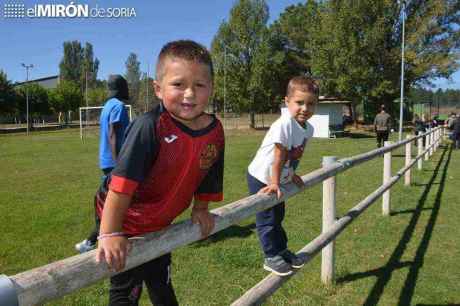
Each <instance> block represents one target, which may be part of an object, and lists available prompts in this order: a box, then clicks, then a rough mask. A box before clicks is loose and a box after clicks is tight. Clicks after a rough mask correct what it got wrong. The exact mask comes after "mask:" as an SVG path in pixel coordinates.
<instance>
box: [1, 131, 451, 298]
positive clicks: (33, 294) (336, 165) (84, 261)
mask: <svg viewBox="0 0 460 306" xmlns="http://www.w3.org/2000/svg"><path fill="white" fill-rule="evenodd" d="M442 137H443V129H442V128H440V127H438V128H435V129H431V130H429V131H428V132H426V133H424V134H422V135H419V136H414V137H410V136H408V138H407V139H406V140H404V141H400V142H398V143H394V144H393V143H391V142H386V143H385V146H384V147H383V148H379V149H375V150H372V151H369V152H366V153H363V154H360V155H355V156H353V157H350V158H344V159H340V160H336V158H335V157H327V158H324V160H323V167H322V168H320V169H317V170H315V171H312V172H310V173H308V174H306V175H304V176H302V179H303V181H304V186H303V187H302V188H298V187H297V186H296V185H294V184H288V185H286V186H283V189H284V191H285V192H284V195H283V197H282V198H281V199H279V200H278V199H276V196H275V195H252V196H249V197H246V198H243V199H240V200H238V201H236V202H233V203H230V204H228V205H225V206H223V207H220V208H217V209H214V210H212V213H213V214H214V215H215V228H214V230H213V232H212V233H216V232H219V231H221V230H223V229H225V228H228V227H229V226H231V225H233V224H237V223H239V222H240V221H242V220H244V219H246V218H248V217H250V216H253V215H255V214H256V213H257V212H259V211H263V210H265V209H267V208H269V207H272V206H274V205H276V204H277V203H279V202H281V201H285V200H286V199H288V198H289V197H292V196H293V195H295V194H296V193H299V192H301V191H302V190H304V189H306V188H310V187H312V186H314V185H316V184H317V183H320V182H323V206H324V209H323V212H324V213H323V214H324V216H323V231H322V234H321V235H319V236H318V237H316V238H315V239H314V240H313V241H311V242H310V243H309V244H307V245H306V246H305V247H304V248H302V249H301V250H300V251H299V252H298V253H297V254H298V255H299V256H301V257H302V258H303V259H304V261H305V262H308V261H310V260H311V259H312V258H313V257H314V256H315V255H316V254H317V253H319V251H321V250H323V263H322V272H321V279H322V281H323V282H324V283H326V284H329V283H331V282H332V281H333V280H334V239H335V237H337V236H338V235H339V234H340V233H341V232H342V231H343V230H344V229H345V228H346V226H348V225H349V224H350V223H351V222H352V221H353V220H354V219H356V218H357V217H358V216H359V215H360V214H361V213H362V212H363V211H364V210H365V209H366V208H368V207H369V206H370V205H371V204H372V203H374V202H375V201H376V200H377V199H378V198H379V197H380V196H382V195H383V197H382V199H383V202H382V211H383V215H385V216H388V215H389V214H390V211H391V206H390V203H391V202H390V188H391V187H392V186H393V185H394V184H395V183H396V182H397V181H398V180H399V179H400V178H401V177H402V176H404V177H405V185H409V184H410V171H411V168H412V166H414V165H415V164H416V163H417V165H418V169H421V168H422V161H423V159H425V160H427V159H428V158H429V157H430V156H431V155H432V154H433V153H434V151H435V150H436V149H437V148H438V146H439V144H440V141H441V139H442ZM423 140H425V146H424V147H423ZM415 141H418V146H417V147H418V155H417V156H416V157H415V158H414V159H412V156H411V144H412V143H413V142H415ZM401 146H405V148H406V160H405V166H404V167H403V168H402V169H401V170H399V171H398V172H397V173H396V174H395V175H394V176H391V152H392V151H393V150H395V149H397V148H399V147H401ZM382 154H383V155H384V170H383V173H384V175H383V184H382V185H381V186H380V187H379V188H377V189H376V190H375V191H374V192H372V193H371V194H370V195H368V196H367V197H366V198H365V199H364V200H363V201H361V202H360V203H358V204H357V205H356V206H355V207H353V208H352V209H351V210H349V211H348V212H347V213H346V214H345V215H344V216H343V217H341V218H340V219H338V220H335V189H336V188H335V176H336V175H337V174H339V173H341V172H344V171H346V170H347V169H350V168H352V167H354V166H356V165H359V164H361V163H364V162H366V161H369V160H371V159H373V158H376V157H378V156H380V155H382ZM200 239H201V234H200V229H199V226H198V225H196V224H193V223H192V222H191V221H190V220H186V221H183V222H180V223H178V224H174V225H171V226H169V227H167V228H166V229H164V230H162V231H159V232H155V233H151V234H148V235H146V236H145V239H142V240H134V241H133V248H132V250H131V252H130V254H129V256H128V258H127V263H126V268H125V270H126V269H131V268H133V267H136V266H138V265H140V264H142V263H144V262H147V261H149V260H151V259H154V258H156V257H159V256H161V255H163V254H166V253H169V252H171V251H173V250H174V249H177V248H179V247H181V246H185V245H188V244H190V243H193V242H195V241H198V240H200ZM113 274H114V273H113V272H111V271H110V270H109V269H108V268H107V266H106V264H98V263H96V261H95V251H91V252H88V253H85V254H81V255H76V256H73V257H69V258H66V259H63V260H60V261H57V262H53V263H51V264H48V265H45V266H42V267H38V268H35V269H32V270H29V271H25V272H22V273H19V274H16V275H13V276H9V277H8V276H6V275H0V305H2V306H10V305H11V306H16V305H19V306H24V305H37V304H43V303H45V302H48V301H51V300H54V299H57V298H59V297H62V296H65V295H67V294H69V293H71V292H73V291H76V290H78V289H80V288H83V287H87V286H89V285H91V284H93V283H95V282H97V281H99V280H101V279H104V278H107V277H110V276H112V275H113ZM291 275H293V274H291ZM291 275H290V276H285V277H279V276H276V275H273V274H270V275H269V276H267V277H266V278H265V279H263V280H262V281H261V282H260V283H258V284H257V285H256V286H254V287H253V288H252V289H250V290H248V291H247V292H246V293H245V294H244V295H243V296H241V297H240V298H239V299H238V300H236V301H235V302H234V303H233V304H232V305H257V304H260V303H262V302H263V301H264V300H265V299H266V298H267V297H269V296H270V295H271V294H273V292H275V291H276V289H278V288H279V287H280V286H281V285H282V284H283V283H284V282H285V281H287V280H288V279H290V277H291Z"/></svg>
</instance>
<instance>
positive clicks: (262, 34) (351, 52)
mask: <svg viewBox="0 0 460 306" xmlns="http://www.w3.org/2000/svg"><path fill="white" fill-rule="evenodd" d="M459 12H460V2H459V1H456V0H444V1H425V0H412V1H409V2H408V3H407V7H406V11H405V63H404V70H405V79H404V81H405V82H404V90H405V92H406V96H407V98H408V99H410V100H411V101H415V100H417V99H420V100H423V101H425V100H426V99H434V98H435V97H436V98H439V99H441V101H448V102H446V103H449V104H450V105H454V104H456V103H457V102H458V99H457V98H458V94H456V92H457V91H453V92H452V91H445V92H444V91H439V90H438V91H437V92H436V93H433V92H432V91H430V90H427V89H423V88H429V86H430V85H432V83H431V82H432V80H433V79H435V78H439V77H443V78H448V77H450V76H451V75H452V74H453V73H454V72H455V71H456V70H457V69H458V68H459V52H458V50H459V47H460V39H459V38H460V37H459V36H460V14H459ZM402 17H403V16H402V13H401V7H400V6H399V4H398V1H387V0H369V1H353V0H328V1H319V0H317V1H315V0H307V1H306V2H305V3H299V4H297V5H292V6H289V7H287V8H286V9H285V10H284V12H283V13H282V14H281V15H280V16H279V18H278V19H276V20H275V21H274V22H272V23H271V24H269V23H268V21H269V9H268V6H267V4H266V2H265V1H264V0H239V1H236V2H235V4H234V6H233V7H232V9H231V11H230V12H229V17H228V18H227V19H226V20H224V21H222V22H221V24H220V26H219V28H218V29H217V32H216V34H215V36H214V38H213V40H212V43H211V54H212V57H213V61H214V64H215V70H216V74H215V86H214V88H215V93H214V97H213V107H214V110H215V111H231V112H237V113H240V112H249V113H255V112H266V111H270V110H277V109H278V107H279V104H280V103H281V101H282V98H283V97H284V95H285V88H286V85H287V82H288V80H289V79H290V78H291V77H292V76H294V75H299V74H305V75H309V76H312V77H314V78H315V79H317V80H318V82H319V83H320V88H321V95H325V96H333V97H338V98H341V99H347V100H350V101H351V102H352V105H353V107H354V110H355V111H356V109H359V107H361V109H362V111H363V112H368V113H373V114H374V113H375V111H376V110H377V108H378V106H379V105H381V104H385V105H386V107H387V109H388V110H389V112H390V113H396V112H397V111H398V110H399V105H398V103H397V102H396V103H395V101H396V100H397V99H398V98H399V94H400V74H401V42H402ZM99 63H100V62H99V59H97V58H96V57H95V56H94V54H93V47H92V45H91V44H89V43H86V44H85V45H84V46H82V45H81V43H80V42H78V41H71V42H65V43H64V54H63V59H62V61H61V63H60V65H59V68H60V78H61V81H60V83H59V85H58V88H56V89H55V90H53V91H48V109H47V110H48V111H54V112H56V111H65V110H75V109H76V108H77V107H78V106H81V105H85V101H86V99H85V98H86V97H87V100H88V104H89V105H101V104H102V103H103V102H104V100H105V98H106V96H105V92H106V88H105V86H106V83H105V81H101V80H98V79H97V73H98V68H99ZM125 66H126V72H125V76H126V78H127V80H128V83H129V86H130V92H131V96H132V99H131V100H132V101H131V102H130V103H131V104H133V106H134V108H135V110H137V111H144V110H146V109H147V108H148V107H147V106H148V105H151V103H152V102H153V100H154V95H153V87H152V85H151V84H152V82H151V81H152V79H151V78H150V77H149V78H147V75H146V73H143V72H142V71H141V69H140V62H139V60H138V58H137V55H136V54H135V53H131V54H130V55H129V57H128V58H127V60H126V62H125ZM8 82H9V81H8V80H7V78H6V75H5V74H4V73H2V74H0V86H3V87H2V90H1V93H0V94H1V95H2V96H0V111H1V112H6V111H10V112H11V111H12V110H13V111H16V112H22V108H23V106H21V105H24V102H20V103H17V105H16V108H15V107H14V105H12V104H11V102H8V101H12V100H11V96H12V95H13V92H12V91H11V90H6V91H5V90H4V89H3V88H10V87H11V86H10V85H11V84H10V85H8V84H9V83H8ZM5 86H6V87H5ZM30 86H31V87H32V85H30ZM29 89H30V88H29ZM30 90H31V89H30ZM33 90H34V91H37V94H36V96H37V98H36V102H33V103H35V104H34V106H33V107H32V109H34V110H37V111H44V110H45V109H46V107H45V105H46V103H45V102H44V99H45V96H44V95H42V94H40V93H39V91H40V90H39V89H37V88H35V89H33ZM33 90H31V91H33ZM22 91H23V89H21V88H20V89H19V90H15V91H14V92H15V93H16V94H17V95H18V96H19V100H21V101H23V93H22ZM147 92H148V93H147ZM427 92H431V93H432V95H431V96H430V94H428V93H427ZM147 95H149V96H148V97H149V98H147ZM13 96H14V95H13ZM34 99H35V98H34ZM13 100H14V99H13ZM5 101H7V102H5ZM34 101H35V100H34ZM13 104H14V103H13ZM20 104H21V105H20ZM39 105H40V106H39Z"/></svg>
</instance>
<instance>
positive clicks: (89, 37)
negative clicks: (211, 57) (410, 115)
mask: <svg viewBox="0 0 460 306" xmlns="http://www.w3.org/2000/svg"><path fill="white" fill-rule="evenodd" d="M266 2H267V4H268V6H269V10H270V21H269V22H273V21H274V20H276V19H277V18H278V16H279V14H280V13H282V12H283V11H284V9H285V8H286V7H287V6H289V5H293V4H296V3H299V2H302V1H299V0H266ZM303 2H304V1H303ZM70 3H74V4H88V6H89V9H90V10H91V9H96V8H97V9H101V8H102V9H108V8H111V9H115V10H114V11H116V10H117V9H120V8H127V9H129V12H130V13H131V15H132V16H130V17H124V18H69V17H61V18H49V17H48V18H46V17H40V18H31V17H27V16H26V17H24V18H6V17H5V13H6V7H7V5H11V4H23V5H24V10H25V12H26V14H27V10H28V9H33V8H34V7H35V5H46V4H64V5H66V6H67V5H68V4H70ZM234 3H235V1H234V0H196V1H189V0H173V1H164V0H161V1H140V0H131V1H120V0H118V1H100V2H96V1H78V2H77V1H75V2H70V1H62V0H61V1H56V0H41V1H37V0H35V1H20V0H18V1H15V0H11V1H10V0H0V37H1V39H0V69H1V70H3V71H5V72H6V73H7V75H8V78H9V79H10V80H12V81H13V82H16V81H24V80H25V78H26V72H25V69H24V68H23V67H22V66H21V63H25V64H33V65H34V67H33V68H32V69H31V70H30V76H29V78H30V79H36V78H42V77H48V76H52V75H57V74H59V62H60V60H61V59H62V55H63V46H62V45H63V42H64V41H69V40H78V41H80V42H81V43H82V45H84V43H85V42H89V43H91V44H92V45H93V49H94V54H95V56H96V57H97V58H99V60H100V66H99V73H98V78H99V79H107V76H108V75H109V74H114V73H117V74H124V73H125V61H126V59H127V57H128V55H129V54H130V53H131V52H134V53H136V54H137V56H138V59H139V61H140V63H141V70H142V71H143V72H146V71H147V67H149V74H150V75H152V74H153V73H154V69H153V67H154V64H155V58H156V56H157V55H158V53H159V51H160V49H161V47H162V46H163V45H164V44H165V43H166V42H168V41H171V40H176V39H192V40H195V41H198V42H200V43H202V44H203V45H205V46H207V47H210V45H211V41H212V38H213V37H214V35H215V33H216V32H217V30H218V27H219V25H220V23H221V22H222V21H223V20H228V18H229V14H230V9H231V8H232V6H233V5H234ZM133 9H134V11H135V16H134V15H133V14H132V12H133ZM90 14H91V12H90ZM435 85H436V87H435V89H437V88H442V89H446V88H455V89H460V71H457V72H456V73H455V74H454V75H453V77H452V80H446V79H439V80H435Z"/></svg>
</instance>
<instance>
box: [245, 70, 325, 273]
mask: <svg viewBox="0 0 460 306" xmlns="http://www.w3.org/2000/svg"><path fill="white" fill-rule="evenodd" d="M318 94H319V87H318V85H317V83H316V82H315V81H314V80H313V79H311V78H308V77H305V76H298V77H294V78H292V79H291V80H290V81H289V84H288V87H287V93H286V97H285V98H284V100H285V104H286V108H283V109H282V110H281V117H280V118H278V119H277V120H276V121H275V122H274V123H273V124H272V125H271V127H270V129H269V130H268V132H267V134H266V135H265V138H264V140H263V142H262V145H261V146H260V148H259V150H258V151H257V153H256V156H255V157H254V159H253V161H252V162H251V163H250V165H249V167H248V174H247V180H248V187H249V193H250V194H256V193H266V194H268V193H276V195H277V197H278V198H280V197H281V196H282V195H283V193H282V190H281V187H280V186H281V185H282V184H286V183H289V182H291V181H292V182H294V183H295V184H297V185H298V186H303V181H302V179H301V178H300V176H298V175H297V174H295V169H296V168H297V165H298V163H299V160H300V158H301V157H302V154H303V151H304V148H305V145H306V143H307V141H308V140H309V139H310V138H311V137H312V136H313V126H312V125H311V124H309V123H308V121H307V120H308V119H310V118H311V117H312V116H313V114H314V112H315V109H316V105H317V103H318ZM284 206H285V205H284V202H281V203H279V204H277V205H275V206H273V207H272V208H269V209H267V210H265V211H262V212H260V213H258V214H257V215H256V228H257V234H258V236H259V241H260V244H261V247H262V250H263V252H264V255H265V260H264V269H265V270H267V271H270V272H273V273H275V274H277V275H280V276H284V275H289V274H291V273H292V268H300V267H302V266H303V261H302V260H301V259H300V258H298V257H297V256H296V255H295V254H294V253H292V252H291V251H289V249H288V248H287V241H288V239H287V236H286V232H285V231H284V229H283V226H282V222H283V219H284V210H285V208H284Z"/></svg>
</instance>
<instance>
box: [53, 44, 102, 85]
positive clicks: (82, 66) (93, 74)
mask: <svg viewBox="0 0 460 306" xmlns="http://www.w3.org/2000/svg"><path fill="white" fill-rule="evenodd" d="M98 70H99V60H98V59H97V58H95V57H94V53H93V46H92V45H91V44H90V43H86V44H85V47H84V48H83V47H82V46H81V43H80V42H79V41H77V40H74V41H66V42H64V55H63V57H62V60H61V63H60V64H59V77H60V79H61V80H65V81H72V82H74V83H75V84H77V85H78V87H79V88H80V91H81V92H84V91H85V89H86V77H88V88H93V87H94V86H95V84H96V80H97V72H98Z"/></svg>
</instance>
